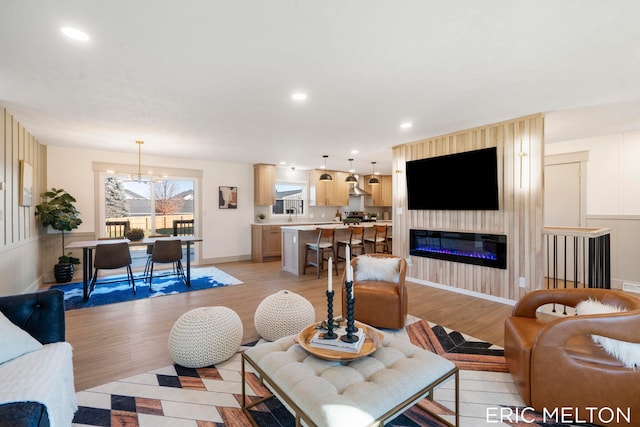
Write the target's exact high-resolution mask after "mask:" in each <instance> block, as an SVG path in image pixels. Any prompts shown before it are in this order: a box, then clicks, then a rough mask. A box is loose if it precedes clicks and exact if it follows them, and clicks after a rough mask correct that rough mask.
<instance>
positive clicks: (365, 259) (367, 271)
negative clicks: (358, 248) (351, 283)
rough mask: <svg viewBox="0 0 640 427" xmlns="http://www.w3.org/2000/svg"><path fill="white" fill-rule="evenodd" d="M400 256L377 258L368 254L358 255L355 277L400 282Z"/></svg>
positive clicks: (358, 279)
mask: <svg viewBox="0 0 640 427" xmlns="http://www.w3.org/2000/svg"><path fill="white" fill-rule="evenodd" d="M399 265H400V259H399V258H386V257H385V258H377V257H371V256H367V255H360V256H358V265H357V267H356V270H355V271H354V275H355V277H354V279H355V280H357V281H361V280H381V281H383V282H394V283H398V281H399V280H400V268H399Z"/></svg>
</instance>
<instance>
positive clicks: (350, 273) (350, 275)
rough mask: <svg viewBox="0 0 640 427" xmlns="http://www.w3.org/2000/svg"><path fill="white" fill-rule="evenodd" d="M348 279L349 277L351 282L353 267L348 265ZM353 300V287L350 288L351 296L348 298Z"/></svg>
mask: <svg viewBox="0 0 640 427" xmlns="http://www.w3.org/2000/svg"><path fill="white" fill-rule="evenodd" d="M349 277H351V281H352V282H353V266H352V265H349ZM349 297H350V298H351V299H353V286H352V287H351V295H350V296H349Z"/></svg>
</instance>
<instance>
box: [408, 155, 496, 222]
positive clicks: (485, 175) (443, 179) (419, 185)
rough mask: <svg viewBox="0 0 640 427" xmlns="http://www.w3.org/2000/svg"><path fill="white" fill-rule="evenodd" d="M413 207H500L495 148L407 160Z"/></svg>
mask: <svg viewBox="0 0 640 427" xmlns="http://www.w3.org/2000/svg"><path fill="white" fill-rule="evenodd" d="M406 170H407V199H408V203H409V209H410V210H498V209H499V203H498V159H497V150H496V148H495V147H492V148H484V149H481V150H474V151H466V152H463V153H456V154H449V155H445V156H438V157H430V158H428V159H420V160H411V161H408V162H407V168H406Z"/></svg>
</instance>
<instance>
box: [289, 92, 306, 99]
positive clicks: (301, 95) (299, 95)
mask: <svg viewBox="0 0 640 427" xmlns="http://www.w3.org/2000/svg"><path fill="white" fill-rule="evenodd" d="M291 99H293V100H294V101H305V100H306V99H307V94H306V93H304V92H296V93H294V94H292V95H291Z"/></svg>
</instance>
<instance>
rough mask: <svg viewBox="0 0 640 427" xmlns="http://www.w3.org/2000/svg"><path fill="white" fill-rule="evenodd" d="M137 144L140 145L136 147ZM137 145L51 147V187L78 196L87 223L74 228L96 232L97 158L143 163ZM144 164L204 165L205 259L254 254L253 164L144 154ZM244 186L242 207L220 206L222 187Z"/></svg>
mask: <svg viewBox="0 0 640 427" xmlns="http://www.w3.org/2000/svg"><path fill="white" fill-rule="evenodd" d="M134 148H135V147H134ZM137 160H138V157H137V151H135V150H133V149H132V151H131V152H130V153H117V152H110V151H96V150H83V149H75V148H63V147H47V187H48V188H51V187H56V188H64V189H65V190H67V191H68V192H69V193H70V194H71V195H73V196H74V197H75V198H76V199H77V201H78V202H77V204H76V206H77V208H78V210H79V211H80V212H81V218H82V220H83V223H82V225H81V226H80V227H79V228H78V229H77V230H76V231H74V232H77V233H95V230H96V224H95V217H96V215H95V213H96V207H97V206H98V205H97V203H96V201H95V194H94V188H95V185H94V179H95V178H94V171H93V162H94V161H99V162H112V163H122V164H134V165H137ZM142 163H143V165H144V166H157V167H162V166H164V167H172V168H182V169H192V170H201V171H202V177H203V178H202V187H201V194H200V201H201V203H200V205H199V206H201V215H202V224H201V228H200V230H201V233H202V238H203V243H201V257H202V260H203V262H205V263H208V262H215V261H222V260H232V259H249V258H250V254H251V227H250V224H251V222H253V166H252V165H250V164H239V163H226V162H215V161H203V160H192V159H180V158H168V157H159V156H147V155H144V152H143V156H142ZM221 185H223V186H237V187H238V209H219V208H218V187H219V186H221Z"/></svg>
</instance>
